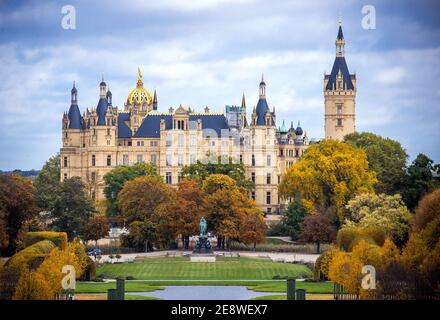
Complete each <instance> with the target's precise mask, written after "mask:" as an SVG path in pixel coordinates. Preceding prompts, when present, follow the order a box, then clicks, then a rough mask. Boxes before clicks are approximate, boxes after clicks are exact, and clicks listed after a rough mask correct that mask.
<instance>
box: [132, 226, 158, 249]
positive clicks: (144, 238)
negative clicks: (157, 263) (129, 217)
mask: <svg viewBox="0 0 440 320" xmlns="http://www.w3.org/2000/svg"><path fill="white" fill-rule="evenodd" d="M129 230H130V234H129V235H128V236H126V237H127V239H128V242H129V246H130V247H136V248H138V249H140V250H144V251H151V250H152V249H153V244H154V243H155V242H156V241H157V224H156V223H154V222H152V221H151V220H149V219H145V220H144V221H134V222H132V223H131V224H130V226H129Z"/></svg>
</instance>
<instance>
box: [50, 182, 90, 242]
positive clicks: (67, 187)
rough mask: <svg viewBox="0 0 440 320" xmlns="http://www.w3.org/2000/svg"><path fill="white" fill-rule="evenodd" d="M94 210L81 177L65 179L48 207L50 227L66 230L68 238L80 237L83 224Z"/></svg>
mask: <svg viewBox="0 0 440 320" xmlns="http://www.w3.org/2000/svg"><path fill="white" fill-rule="evenodd" d="M94 212H95V209H94V207H93V205H92V203H91V202H90V200H89V199H88V197H87V196H86V194H85V192H84V184H83V183H82V182H81V179H80V178H79V177H73V178H69V179H65V180H64V181H63V182H62V183H61V185H60V188H59V190H58V191H57V193H56V198H55V199H54V201H53V203H52V204H51V207H50V215H49V217H50V219H51V227H52V228H54V229H55V230H56V231H64V232H66V233H67V236H68V237H69V239H70V240H71V239H73V238H75V237H81V236H82V232H83V229H84V226H85V224H86V223H87V221H88V220H89V218H90V217H91V216H92V215H93V213H94Z"/></svg>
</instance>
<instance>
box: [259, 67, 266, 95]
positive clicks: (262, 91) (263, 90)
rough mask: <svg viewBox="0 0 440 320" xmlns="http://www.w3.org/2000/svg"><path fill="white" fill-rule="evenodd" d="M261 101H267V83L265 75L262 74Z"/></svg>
mask: <svg viewBox="0 0 440 320" xmlns="http://www.w3.org/2000/svg"><path fill="white" fill-rule="evenodd" d="M260 99H266V83H265V82H264V74H263V73H262V74H261V82H260Z"/></svg>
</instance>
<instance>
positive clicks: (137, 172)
mask: <svg viewBox="0 0 440 320" xmlns="http://www.w3.org/2000/svg"><path fill="white" fill-rule="evenodd" d="M141 176H152V177H157V178H159V177H160V176H159V175H158V173H157V170H156V166H155V165H154V164H151V163H136V164H134V165H133V166H118V167H116V168H115V169H113V170H111V171H110V172H108V173H107V174H105V175H104V182H105V187H104V195H105V197H106V199H107V201H108V206H107V214H108V215H109V216H114V215H116V214H118V202H117V200H118V195H119V192H120V191H121V190H122V188H123V187H124V184H125V182H127V181H130V180H133V179H134V178H136V177H141Z"/></svg>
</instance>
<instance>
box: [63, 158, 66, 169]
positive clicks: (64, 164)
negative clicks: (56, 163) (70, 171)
mask: <svg viewBox="0 0 440 320" xmlns="http://www.w3.org/2000/svg"><path fill="white" fill-rule="evenodd" d="M63 162H64V163H63V166H64V167H67V157H64V161H63Z"/></svg>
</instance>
